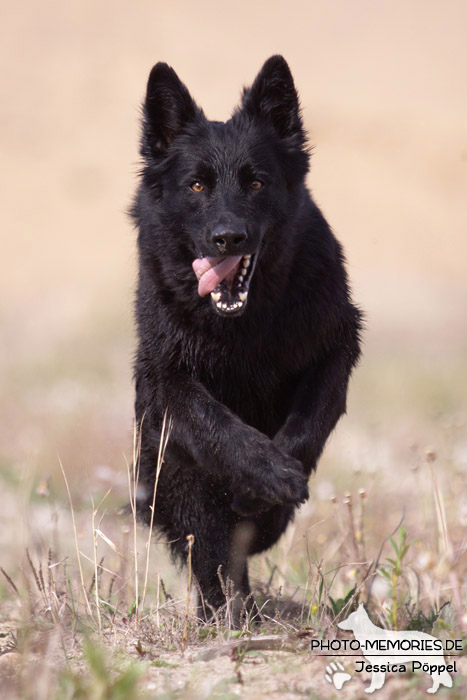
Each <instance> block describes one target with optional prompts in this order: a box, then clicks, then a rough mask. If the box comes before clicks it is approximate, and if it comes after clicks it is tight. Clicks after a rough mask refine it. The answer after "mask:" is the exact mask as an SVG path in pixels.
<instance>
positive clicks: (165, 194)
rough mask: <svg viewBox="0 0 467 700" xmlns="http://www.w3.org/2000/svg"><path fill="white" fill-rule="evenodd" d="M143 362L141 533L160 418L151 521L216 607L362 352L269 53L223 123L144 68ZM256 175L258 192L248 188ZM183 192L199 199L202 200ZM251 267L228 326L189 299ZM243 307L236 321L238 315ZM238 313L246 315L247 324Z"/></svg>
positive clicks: (294, 110)
mask: <svg viewBox="0 0 467 700" xmlns="http://www.w3.org/2000/svg"><path fill="white" fill-rule="evenodd" d="M141 155H142V157H143V168H142V173H141V183H140V187H139V189H138V192H137V195H136V198H135V201H134V204H133V207H132V210H131V213H132V216H133V219H134V221H135V223H136V226H137V228H138V232H139V236H138V248H139V284H138V292H137V301H136V319H137V326H138V338H139V345H138V351H137V359H136V363H135V378H136V420H137V423H138V425H142V427H141V480H142V483H143V485H144V486H145V489H146V490H145V494H144V496H143V497H142V498H141V499H140V501H139V510H140V513H141V515H142V516H143V517H144V518H145V519H146V520H149V518H150V510H149V507H150V504H151V502H152V494H153V487H154V478H155V466H156V458H157V451H158V446H159V440H160V431H161V425H162V419H163V415H164V412H165V411H166V410H167V412H168V415H170V416H171V417H172V419H173V431H172V434H171V437H170V440H169V443H168V447H167V451H166V455H165V461H164V464H163V467H162V470H161V474H160V479H159V484H158V489H157V499H156V509H155V522H156V523H157V525H158V526H159V527H160V528H161V529H162V530H163V532H164V533H165V535H166V537H167V539H168V540H169V541H171V543H172V549H173V551H174V553H175V554H177V555H179V556H180V557H181V558H182V560H183V558H184V557H185V556H186V549H187V542H186V537H187V535H189V534H193V535H194V536H195V544H194V547H193V570H194V573H195V575H196V578H197V580H198V582H199V585H200V588H201V591H202V593H203V596H204V600H205V603H207V604H208V605H210V606H212V607H213V608H219V607H220V606H222V605H223V603H225V597H224V594H223V592H222V588H221V585H220V582H219V577H218V569H219V567H222V568H221V574H222V577H223V578H226V577H230V578H231V579H232V581H233V583H234V586H235V588H236V590H237V591H238V592H239V593H240V594H241V597H243V598H245V597H246V596H248V593H249V585H248V574H247V566H246V558H247V556H248V555H249V554H253V553H256V552H261V551H263V550H265V549H267V548H268V547H270V546H271V545H272V544H274V543H275V542H276V541H277V539H278V538H279V537H280V536H281V534H282V533H283V532H284V530H285V528H286V527H287V524H288V523H289V522H290V521H291V519H292V517H293V514H294V510H295V509H296V507H297V506H298V505H299V504H300V503H303V502H304V501H305V500H306V498H307V497H308V488H307V480H308V477H309V475H310V473H311V471H312V470H313V469H315V467H316V464H317V461H318V459H319V457H320V455H321V452H322V450H323V447H324V444H325V442H326V439H327V437H328V435H329V433H330V432H331V430H332V429H333V428H334V426H335V424H336V422H337V420H338V419H339V417H340V416H341V415H342V413H343V412H344V411H345V406H346V393H347V385H348V380H349V376H350V373H351V371H352V368H353V367H354V365H355V363H356V362H357V359H358V357H359V353H360V350H359V333H360V329H361V314H360V313H359V311H358V310H357V308H356V307H355V306H353V304H352V302H351V299H350V295H349V289H348V284H347V276H346V273H345V270H344V257H343V253H342V248H341V246H340V244H339V243H338V241H337V240H336V239H335V237H334V235H333V234H332V232H331V230H330V228H329V226H328V224H327V223H326V221H325V219H324V217H323V215H322V213H321V212H320V210H319V209H318V207H317V206H316V204H315V203H314V202H313V200H312V198H311V196H310V194H309V192H308V190H307V188H306V186H305V176H306V173H307V171H308V161H309V153H308V150H307V145H306V135H305V132H304V129H303V124H302V119H301V115H300V108H299V102H298V97H297V92H296V90H295V86H294V82H293V78H292V75H291V73H290V70H289V68H288V65H287V63H286V62H285V60H284V59H283V58H282V57H281V56H273V57H272V58H270V59H269V60H268V61H267V62H266V63H265V65H264V66H263V68H262V69H261V71H260V73H259V75H258V77H257V78H256V80H255V82H254V83H253V86H252V87H251V88H250V89H248V90H245V91H244V94H243V98H242V103H241V106H240V107H239V108H238V109H237V110H236V111H235V112H234V114H233V117H232V118H231V119H230V120H229V121H227V122H226V123H220V122H212V121H208V120H207V119H206V117H205V116H204V114H203V112H202V110H201V109H200V108H199V107H198V106H197V105H196V104H195V102H194V101H193V99H192V98H191V96H190V94H189V93H188V90H187V89H186V87H185V86H184V85H183V84H182V83H181V82H180V80H179V78H178V77H177V75H176V73H175V72H174V71H173V70H172V68H170V67H169V66H167V65H166V64H164V63H158V64H157V65H156V66H155V67H154V68H153V69H152V71H151V75H150V78H149V82H148V88H147V96H146V101H145V103H144V108H143V131H142V140H141ZM253 180H259V181H260V183H261V184H262V187H261V188H260V189H259V190H258V191H256V190H253V189H252V188H251V187H250V184H251V182H252V181H253ZM193 182H200V183H201V184H202V185H203V186H204V189H203V191H202V192H194V191H193V190H192V189H191V185H192V184H193ZM219 227H220V229H221V230H223V231H225V230H227V231H233V232H234V233H235V232H238V231H240V232H242V238H241V240H240V239H239V240H240V243H238V240H237V242H236V243H235V246H236V247H235V250H234V249H233V248H234V243H231V242H230V240H227V242H225V241H224V243H223V245H224V248H223V251H222V252H223V253H224V254H225V255H233V254H236V253H239V254H240V255H245V254H247V253H250V254H253V255H254V259H255V265H256V267H255V270H254V274H253V277H252V279H251V287H250V291H249V294H248V303H247V305H244V307H243V308H242V309H241V311H240V312H239V314H237V315H235V316H233V315H232V317H226V315H225V314H224V313H223V312H222V310H219V309H217V308H216V304H215V303H214V302H213V301H212V300H211V299H210V297H209V295H207V297H205V298H201V297H200V296H199V295H198V293H197V284H198V283H197V280H196V277H195V274H194V272H193V270H192V262H193V260H194V259H195V258H200V257H202V256H216V255H217V256H218V255H219V242H218V241H217V242H216V240H214V239H215V237H213V230H214V229H216V230H219ZM242 311H244V313H241V312H242ZM240 313H241V315H240Z"/></svg>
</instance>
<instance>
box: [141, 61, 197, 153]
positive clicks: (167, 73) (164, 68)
mask: <svg viewBox="0 0 467 700" xmlns="http://www.w3.org/2000/svg"><path fill="white" fill-rule="evenodd" d="M199 115H202V111H201V109H200V108H199V107H198V106H197V105H196V103H195V101H194V100H193V98H192V97H191V95H190V93H189V92H188V90H187V88H186V87H185V85H184V84H183V83H182V81H181V80H180V78H179V77H178V75H177V74H176V72H175V71H174V70H173V68H171V67H170V66H168V65H167V63H156V65H155V66H154V67H153V69H152V70H151V73H150V75H149V80H148V85H147V90H146V99H145V101H144V105H143V147H142V155H143V156H144V155H147V153H148V149H149V150H150V152H152V153H154V154H156V155H164V154H165V152H166V151H167V149H168V147H169V146H170V144H171V143H172V141H173V140H174V138H175V137H176V136H177V134H178V133H179V132H180V131H181V130H182V129H183V127H184V126H185V125H186V124H187V123H188V122H190V121H193V120H194V119H196V117H197V116H199Z"/></svg>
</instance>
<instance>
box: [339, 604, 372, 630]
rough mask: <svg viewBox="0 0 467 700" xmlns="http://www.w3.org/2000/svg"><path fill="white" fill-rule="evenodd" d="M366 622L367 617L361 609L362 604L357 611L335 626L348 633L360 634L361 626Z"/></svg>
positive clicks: (363, 609)
mask: <svg viewBox="0 0 467 700" xmlns="http://www.w3.org/2000/svg"><path fill="white" fill-rule="evenodd" d="M367 620H368V615H367V613H366V610H365V608H364V607H363V604H362V603H360V605H359V606H358V608H357V610H355V612H353V613H351V614H350V615H349V616H348V618H347V619H346V620H342V622H338V623H337V626H338V627H340V628H341V630H347V631H350V632H360V631H361V629H360V628H361V627H362V625H363V624H364V623H365V622H366V621H367Z"/></svg>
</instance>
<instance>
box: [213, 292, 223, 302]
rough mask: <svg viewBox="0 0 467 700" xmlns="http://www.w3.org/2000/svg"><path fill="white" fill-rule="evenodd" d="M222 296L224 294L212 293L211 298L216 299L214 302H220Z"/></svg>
mask: <svg viewBox="0 0 467 700" xmlns="http://www.w3.org/2000/svg"><path fill="white" fill-rule="evenodd" d="M221 296H222V292H211V297H212V298H213V299H214V301H220V299H221Z"/></svg>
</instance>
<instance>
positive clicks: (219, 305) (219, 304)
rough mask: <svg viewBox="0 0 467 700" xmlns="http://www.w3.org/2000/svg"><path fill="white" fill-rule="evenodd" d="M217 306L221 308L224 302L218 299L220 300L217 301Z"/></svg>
mask: <svg viewBox="0 0 467 700" xmlns="http://www.w3.org/2000/svg"><path fill="white" fill-rule="evenodd" d="M216 306H217V308H218V309H220V308H221V307H222V304H221V302H220V301H218V302H217V304H216Z"/></svg>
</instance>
